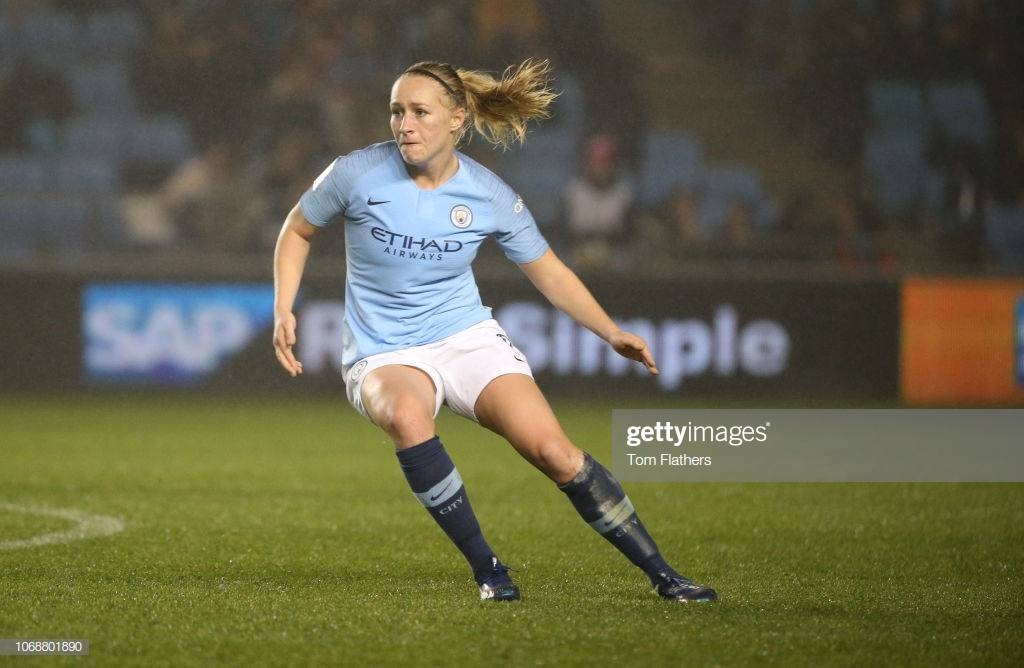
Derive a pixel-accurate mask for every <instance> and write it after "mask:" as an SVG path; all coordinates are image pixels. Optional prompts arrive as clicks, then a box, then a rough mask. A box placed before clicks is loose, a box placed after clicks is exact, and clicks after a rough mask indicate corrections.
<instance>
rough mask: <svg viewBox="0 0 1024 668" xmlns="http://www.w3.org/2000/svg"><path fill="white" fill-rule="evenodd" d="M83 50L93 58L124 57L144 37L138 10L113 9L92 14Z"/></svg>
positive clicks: (84, 38)
mask: <svg viewBox="0 0 1024 668" xmlns="http://www.w3.org/2000/svg"><path fill="white" fill-rule="evenodd" d="M83 32H84V34H83V40H82V42H83V50H84V51H85V53H86V54H87V55H88V56H89V57H92V58H110V57H118V58H120V57H124V56H125V55H127V54H129V53H130V52H131V51H132V50H134V49H135V48H136V47H137V46H138V45H139V43H140V41H141V39H142V25H141V22H140V20H139V16H138V14H137V13H136V12H134V11H131V10H128V9H112V10H106V11H99V12H95V13H93V14H91V15H90V16H89V18H88V19H87V21H86V23H85V29H84V31H83Z"/></svg>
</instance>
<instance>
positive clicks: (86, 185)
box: [53, 155, 118, 194]
mask: <svg viewBox="0 0 1024 668" xmlns="http://www.w3.org/2000/svg"><path fill="white" fill-rule="evenodd" d="M53 171H54V182H55V183H56V185H57V186H58V187H60V189H61V190H63V191H65V192H69V193H77V194H90V193H91V194H101V193H112V192H115V191H116V189H117V185H118V183H117V177H118V175H117V165H116V163H115V162H114V161H113V160H112V159H110V158H104V157H102V156H97V157H94V158H87V157H83V156H78V155H73V156H66V157H62V158H58V159H57V160H56V161H55V163H54V169H53Z"/></svg>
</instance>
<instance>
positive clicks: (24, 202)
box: [0, 192, 43, 259]
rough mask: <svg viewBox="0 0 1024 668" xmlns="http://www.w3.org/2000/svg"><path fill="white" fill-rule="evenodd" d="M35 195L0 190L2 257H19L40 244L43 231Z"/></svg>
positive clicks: (0, 253) (0, 247) (0, 248)
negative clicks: (15, 193) (13, 193)
mask: <svg viewBox="0 0 1024 668" xmlns="http://www.w3.org/2000/svg"><path fill="white" fill-rule="evenodd" d="M36 202H37V198H36V197H35V196H33V195H25V194H21V195H12V194H8V193H5V192H0V231H2V233H3V243H2V244H0V258H6V259H18V258H21V257H24V256H26V255H28V254H30V253H31V252H32V251H33V250H35V248H36V247H37V246H38V245H39V242H40V240H41V238H42V235H43V231H42V229H41V223H40V219H39V216H38V213H37V211H38V209H37V207H36Z"/></svg>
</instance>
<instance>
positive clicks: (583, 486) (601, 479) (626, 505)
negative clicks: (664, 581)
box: [558, 453, 678, 582]
mask: <svg viewBox="0 0 1024 668" xmlns="http://www.w3.org/2000/svg"><path fill="white" fill-rule="evenodd" d="M558 488H559V489H560V490H562V491H563V492H565V495H566V496H568V497H569V501H571V502H572V505H573V506H574V507H575V508H576V512H578V513H579V514H580V517H582V518H583V520H584V521H585V522H586V523H587V524H589V525H590V526H591V527H593V528H594V530H595V531H597V532H598V533H599V534H601V535H602V536H604V537H605V538H606V539H607V540H608V542H610V543H611V544H612V545H614V546H615V547H616V548H617V549H618V550H619V552H621V553H622V554H624V555H625V556H626V558H627V559H629V560H630V561H631V562H633V564H634V565H635V566H637V567H638V568H640V569H641V570H643V571H644V573H646V574H647V576H648V577H649V578H651V580H652V582H653V581H654V578H655V576H656V575H658V574H659V573H665V574H668V575H678V574H677V573H676V572H675V571H674V570H672V567H671V566H669V565H668V564H667V563H666V562H665V559H664V558H662V556H661V553H660V552H658V546H657V545H655V543H654V539H653V538H651V535H650V534H649V533H647V529H646V528H645V527H644V525H643V523H642V522H641V521H640V518H639V517H637V515H636V510H634V508H633V504H632V503H631V502H630V500H629V497H628V496H626V491H625V490H624V489H622V485H620V484H619V481H618V480H616V479H615V478H614V477H613V476H612V474H611V473H610V472H609V471H608V469H606V468H605V467H603V466H601V464H600V463H599V462H598V461H597V460H595V459H594V458H593V457H591V456H590V455H589V454H587V453H584V459H583V468H581V469H580V471H579V473H577V474H576V477H574V478H573V479H572V480H570V481H569V482H567V483H565V484H564V485H559V486H558Z"/></svg>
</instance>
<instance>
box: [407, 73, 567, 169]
mask: <svg viewBox="0 0 1024 668" xmlns="http://www.w3.org/2000/svg"><path fill="white" fill-rule="evenodd" d="M407 74H418V75H420V76H425V77H428V78H430V79H433V80H434V81H436V82H437V83H439V84H441V87H442V88H444V90H445V93H447V95H448V97H450V98H451V100H452V103H453V105H454V106H455V108H458V107H462V108H463V109H465V110H466V122H465V123H464V124H463V126H462V128H461V129H460V130H459V134H458V136H457V137H456V142H455V143H456V145H458V144H460V143H462V140H463V139H464V138H465V137H466V135H468V134H469V129H470V125H472V128H473V129H474V130H476V132H477V134H479V135H480V136H481V137H483V138H484V139H485V140H487V141H488V142H490V143H491V144H494V145H495V146H500V147H501V148H504V149H507V148H509V147H510V146H511V145H512V144H513V143H514V142H519V143H520V144H522V143H523V142H524V141H526V124H527V122H529V121H533V120H541V119H544V118H550V116H551V112H550V111H549V107H550V106H551V102H552V101H553V100H554V99H555V98H556V97H558V93H556V92H555V91H553V90H551V62H550V61H548V60H546V59H545V60H534V59H532V58H529V59H527V60H524V61H523V62H522V63H520V64H519V65H510V66H509V67H507V68H506V69H505V71H504V72H503V73H502V75H501V77H500V78H497V79H496V78H494V77H493V76H491V75H490V74H488V73H486V72H480V71H478V70H465V69H458V70H457V69H455V68H454V67H452V66H451V65H449V64H448V63H437V62H433V61H423V62H419V63H416V64H415V65H413V66H411V67H409V68H408V69H407V70H405V72H404V73H403V76H404V75H407Z"/></svg>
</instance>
